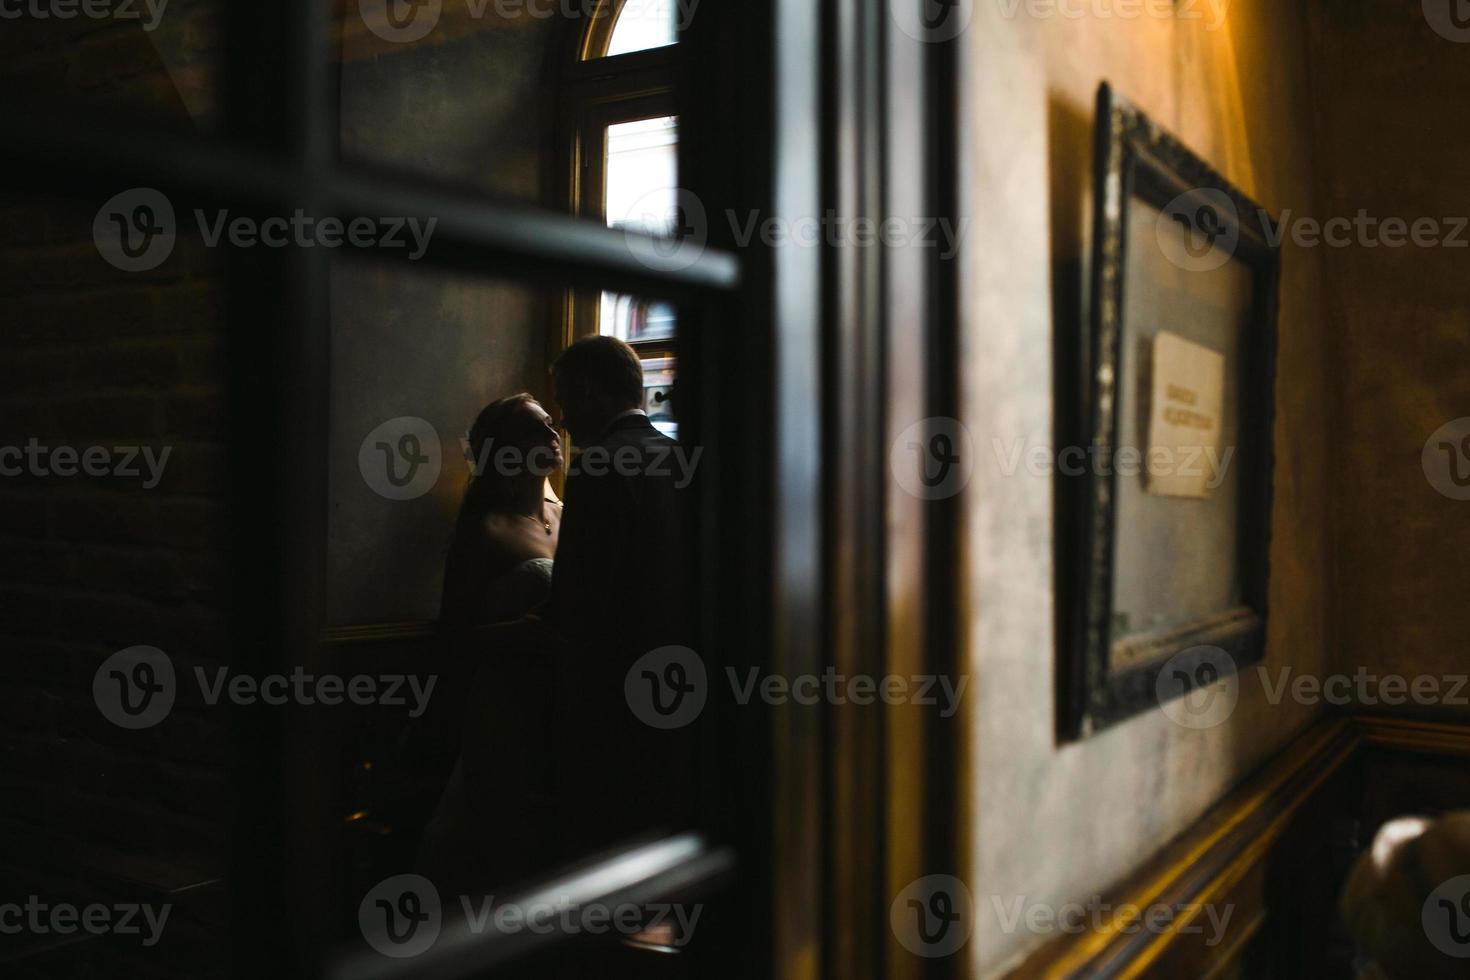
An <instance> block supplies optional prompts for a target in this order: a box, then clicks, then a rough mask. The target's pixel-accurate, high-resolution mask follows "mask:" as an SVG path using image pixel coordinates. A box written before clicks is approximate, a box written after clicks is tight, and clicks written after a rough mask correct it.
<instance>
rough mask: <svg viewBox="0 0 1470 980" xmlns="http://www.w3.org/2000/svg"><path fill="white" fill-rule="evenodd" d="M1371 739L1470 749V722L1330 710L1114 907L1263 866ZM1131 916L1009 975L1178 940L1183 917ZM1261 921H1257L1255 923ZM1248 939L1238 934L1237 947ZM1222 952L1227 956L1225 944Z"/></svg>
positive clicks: (1220, 892) (1206, 889)
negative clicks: (1159, 926) (1145, 920)
mask: <svg viewBox="0 0 1470 980" xmlns="http://www.w3.org/2000/svg"><path fill="white" fill-rule="evenodd" d="M1365 746H1374V747H1383V748H1391V749H1398V750H1403V751H1407V752H1414V753H1421V754H1431V755H1448V756H1457V757H1470V725H1465V724H1451V723H1444V722H1425V721H1415V720H1410V719H1401V718H1388V717H1381V716H1373V715H1359V716H1355V717H1352V718H1346V717H1342V716H1334V717H1329V718H1328V719H1327V720H1325V721H1323V722H1320V723H1318V724H1316V725H1314V726H1313V727H1312V728H1310V729H1309V730H1308V731H1307V732H1306V733H1305V734H1303V735H1301V736H1299V737H1298V738H1297V739H1296V740H1295V741H1294V742H1292V743H1291V744H1290V745H1289V746H1287V748H1286V749H1285V750H1284V751H1283V752H1282V753H1281V754H1280V755H1279V756H1278V757H1277V758H1276V759H1275V760H1274V761H1272V762H1271V763H1269V764H1268V765H1267V766H1266V767H1265V768H1264V769H1262V770H1261V771H1260V772H1258V773H1257V774H1256V775H1255V776H1253V777H1251V778H1250V779H1248V780H1247V782H1246V783H1245V784H1244V785H1242V786H1241V787H1240V788H1239V789H1237V790H1235V791H1234V792H1232V793H1230V794H1228V795H1227V796H1226V797H1225V798H1224V799H1223V800H1221V802H1220V803H1218V804H1216V805H1215V806H1214V807H1213V808H1212V809H1211V810H1210V811H1209V812H1208V813H1206V815H1205V816H1204V817H1203V818H1202V819H1201V820H1200V821H1199V822H1198V823H1196V824H1195V825H1194V827H1193V828H1192V829H1191V830H1190V831H1188V832H1187V833H1185V835H1184V836H1183V837H1181V838H1179V839H1178V840H1177V841H1175V842H1174V843H1173V844H1171V845H1169V847H1167V848H1166V849H1165V851H1164V852H1163V853H1162V854H1161V855H1159V856H1158V857H1156V858H1154V859H1153V860H1152V861H1150V862H1149V863H1148V864H1147V865H1145V867H1144V868H1143V870H1141V871H1140V872H1139V873H1137V874H1136V875H1134V876H1133V877H1132V878H1131V879H1130V881H1129V883H1128V884H1126V885H1124V886H1123V887H1122V888H1121V889H1119V890H1118V891H1117V892H1116V893H1115V894H1114V895H1112V896H1110V900H1111V902H1112V904H1113V906H1114V907H1115V908H1121V907H1125V906H1130V905H1131V906H1133V907H1135V908H1138V909H1147V908H1154V907H1159V906H1167V907H1171V908H1181V907H1182V908H1196V909H1197V908H1202V907H1204V906H1205V905H1208V904H1209V903H1211V902H1218V901H1220V900H1221V899H1222V897H1225V896H1229V895H1230V894H1231V892H1232V890H1233V889H1236V888H1237V886H1239V885H1240V884H1241V883H1242V882H1244V881H1246V879H1247V878H1248V876H1250V875H1252V874H1253V873H1258V872H1259V871H1260V870H1261V868H1262V863H1263V861H1264V859H1265V858H1266V856H1267V854H1268V853H1269V852H1270V849H1271V848H1272V847H1273V846H1274V845H1275V844H1276V842H1277V841H1278V840H1280V839H1281V837H1282V835H1283V834H1284V833H1285V832H1286V830H1287V828H1288V826H1289V825H1290V823H1291V819H1292V817H1293V816H1294V815H1295V814H1296V813H1297V812H1298V811H1299V810H1300V809H1301V808H1302V807H1303V806H1304V805H1305V804H1306V803H1307V802H1308V801H1309V800H1311V799H1312V798H1313V797H1314V795H1315V794H1316V793H1317V792H1318V790H1319V789H1320V788H1321V787H1322V786H1323V784H1324V783H1326V781H1327V780H1328V779H1330V778H1331V777H1333V776H1334V775H1336V774H1338V773H1340V772H1342V771H1343V770H1344V767H1346V766H1347V765H1349V764H1350V763H1352V762H1353V761H1354V760H1355V759H1356V758H1357V756H1358V753H1359V752H1360V750H1361V749H1362V748H1364V747H1365ZM1133 921H1135V920H1133V919H1122V918H1120V919H1119V920H1118V921H1115V922H1114V923H1112V924H1110V926H1109V928H1107V929H1104V930H1099V931H1096V932H1090V933H1088V934H1086V935H1084V936H1080V937H1076V938H1073V937H1068V938H1067V939H1066V940H1064V941H1058V942H1055V943H1052V944H1050V945H1048V946H1045V947H1043V948H1042V949H1041V950H1039V951H1038V952H1037V953H1035V954H1034V955H1032V956H1031V957H1030V958H1029V959H1027V960H1026V961H1025V962H1024V963H1022V964H1021V966H1020V967H1019V968H1017V969H1016V970H1014V971H1012V972H1011V973H1010V974H1008V977H1009V978H1010V980H1029V978H1033V977H1046V978H1054V977H1089V978H1091V977H1140V976H1145V975H1147V974H1148V971H1149V969H1150V967H1151V966H1152V965H1153V964H1156V963H1157V962H1158V961H1159V960H1160V959H1161V957H1163V956H1164V955H1165V953H1167V952H1170V951H1171V949H1172V948H1173V947H1175V945H1176V944H1178V943H1179V942H1180V938H1181V935H1182V933H1181V932H1180V929H1181V928H1182V927H1184V926H1187V925H1188V924H1189V922H1190V921H1191V919H1190V918H1189V917H1187V916H1181V917H1180V918H1179V919H1177V920H1176V921H1174V922H1172V923H1170V924H1169V927H1168V928H1167V929H1166V930H1163V931H1158V932H1150V931H1148V930H1142V929H1140V930H1137V931H1133V932H1131V933H1130V932H1125V931H1124V930H1125V929H1127V928H1129V927H1130V926H1131V924H1132V922H1133ZM1254 928H1255V929H1259V923H1256V924H1255V926H1254ZM1243 941H1244V940H1242V939H1240V938H1237V939H1236V940H1234V941H1232V943H1231V948H1234V947H1237V946H1240V944H1241V943H1242V942H1243ZM1223 955H1225V956H1228V955H1229V951H1228V950H1227V951H1226V952H1225V953H1224V954H1223Z"/></svg>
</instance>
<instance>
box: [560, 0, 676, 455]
mask: <svg viewBox="0 0 1470 980" xmlns="http://www.w3.org/2000/svg"><path fill="white" fill-rule="evenodd" d="M690 9H692V7H691V5H690V4H689V3H688V2H687V0H601V2H600V3H599V4H598V5H597V6H596V7H595V8H594V10H593V12H592V14H591V16H589V17H588V18H587V20H586V22H585V24H584V25H583V26H582V29H581V30H580V32H579V36H578V38H577V45H576V55H575V58H574V59H573V63H572V64H571V65H570V66H569V69H568V84H567V86H566V105H565V110H564V112H563V118H564V119H565V120H567V127H568V139H567V140H566V141H565V146H566V159H567V160H568V162H569V164H570V168H569V172H568V174H567V177H568V180H567V197H568V200H567V204H568V205H569V207H570V209H571V211H572V212H573V213H574V214H579V215H582V216H585V217H590V218H597V219H600V220H602V221H604V222H606V223H607V224H608V226H609V227H613V228H628V229H630V230H636V231H640V232H645V233H653V234H663V235H667V236H669V237H672V236H674V235H676V234H677V233H678V228H677V225H678V221H677V219H676V215H677V213H678V203H679V201H678V188H679V152H678V151H679V118H678V115H677V114H676V112H675V109H674V91H673V87H674V57H675V54H676V45H677V41H678V36H679V31H680V30H682V29H683V27H684V26H686V25H684V24H683V23H681V17H682V16H683V13H682V12H683V11H685V10H690ZM676 326H677V316H676V314H675V310H674V307H673V305H672V304H669V303H665V302H661V301H649V300H645V299H641V298H638V297H633V296H627V295H624V294H620V293H613V292H603V293H601V294H585V293H578V292H573V293H570V294H569V295H568V297H567V304H566V316H565V318H564V321H563V329H562V337H561V342H562V345H563V346H565V345H567V344H570V343H571V342H572V341H574V340H576V339H578V338H579V337H585V336H590V335H592V334H598V333H601V334H610V335H612V336H616V337H620V338H622V339H623V340H626V341H627V342H628V343H630V344H632V345H633V347H634V349H636V350H637V351H638V356H639V358H640V359H641V360H642V361H643V372H644V385H645V397H644V410H645V411H647V412H648V415H649V418H650V419H651V420H652V421H653V423H654V424H655V425H656V426H658V427H659V428H660V429H661V430H663V431H664V432H666V433H668V434H669V435H676V434H677V423H676V422H675V420H674V416H673V405H672V402H671V400H670V395H671V391H672V386H673V381H674V376H675V368H676V356H677V355H676V350H675V340H676Z"/></svg>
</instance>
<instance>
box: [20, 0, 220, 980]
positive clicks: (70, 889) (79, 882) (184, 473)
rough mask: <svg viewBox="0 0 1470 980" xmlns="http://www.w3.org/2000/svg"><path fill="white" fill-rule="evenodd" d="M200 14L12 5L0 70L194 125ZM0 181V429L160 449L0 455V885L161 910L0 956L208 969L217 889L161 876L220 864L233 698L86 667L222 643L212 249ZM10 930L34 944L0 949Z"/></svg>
mask: <svg viewBox="0 0 1470 980" xmlns="http://www.w3.org/2000/svg"><path fill="white" fill-rule="evenodd" d="M209 14H210V10H209V8H208V5H206V4H204V3H199V2H194V0H172V2H171V3H170V4H169V5H168V7H167V8H166V13H165V16H164V18H163V19H162V20H161V21H160V22H159V24H158V26H157V28H156V29H155V30H153V31H144V30H143V29H142V26H141V25H140V24H139V23H136V22H126V21H121V20H116V19H110V20H109V19H104V20H96V19H88V18H82V17H78V18H76V19H73V20H67V21H60V20H57V19H55V18H49V19H47V20H45V21H39V20H36V19H34V18H33V17H27V18H23V19H21V20H13V21H7V22H6V23H5V24H4V31H3V32H0V64H3V66H4V67H3V68H0V75H3V76H4V78H5V80H6V81H7V83H8V85H7V87H8V88H12V90H13V91H27V92H30V93H32V94H33V97H34V99H36V100H38V101H42V102H46V103H48V104H51V108H50V109H48V110H47V111H48V112H50V113H52V114H70V115H74V116H76V117H78V118H80V117H84V116H86V115H88V114H90V113H94V112H107V113H109V114H118V113H126V114H127V115H128V117H129V118H135V119H137V120H138V121H139V125H140V126H144V127H147V128H149V129H155V130H156V129H166V130H172V131H176V132H177V131H189V132H197V131H201V130H207V129H208V128H209V127H210V126H211V125H212V119H213V104H214V98H213V88H212V72H211V69H210V66H211V64H212V60H213V55H212V53H211V50H212V42H211V37H212V34H211V32H210V30H209V27H208V25H209ZM124 189H125V188H123V187H119V188H117V189H116V190H118V191H121V190H124ZM6 190H7V193H6V194H5V195H4V197H3V198H0V214H3V216H4V217H3V221H0V311H3V312H0V447H19V448H22V449H24V448H25V447H27V446H28V445H31V444H32V440H34V444H35V445H37V446H40V447H46V448H47V449H56V448H58V447H71V448H72V449H74V450H76V451H77V452H78V453H79V454H81V453H84V452H85V451H86V450H87V449H88V448H89V447H94V446H96V447H107V448H108V449H109V450H112V449H116V448H118V447H139V448H141V447H147V448H148V449H149V450H151V451H152V452H153V453H154V454H155V455H154V459H155V460H158V459H160V458H162V457H161V456H160V454H161V453H163V452H164V451H165V450H167V451H168V453H169V455H168V456H167V457H166V458H164V461H163V465H162V468H161V470H157V471H155V472H157V473H158V474H159V478H158V479H157V482H156V485H151V486H149V485H147V484H150V483H153V480H152V479H151V478H150V475H149V474H150V470H149V468H148V467H147V465H146V463H145V462H144V461H143V460H141V459H139V460H136V461H135V462H134V464H133V465H134V468H136V469H137V470H138V473H137V475H118V474H115V473H109V474H108V475H87V474H85V473H82V474H79V475H71V476H58V475H55V474H54V473H51V474H49V475H43V474H42V473H41V471H40V469H39V468H38V467H34V466H32V465H30V464H29V462H27V461H24V460H17V459H15V457H14V455H13V454H11V455H9V456H7V457H6V458H5V459H3V460H0V462H4V463H6V464H9V465H8V466H7V469H8V470H11V471H13V470H14V469H15V468H17V467H19V468H20V469H21V470H22V472H21V473H19V474H14V473H13V472H12V473H8V474H7V475H3V476H0V649H3V651H4V653H3V659H4V665H5V670H4V671H3V672H0V703H3V704H4V705H5V709H4V710H3V712H0V799H3V800H4V803H3V805H0V902H25V901H26V900H27V898H28V897H29V896H31V895H35V896H37V897H38V898H39V899H40V900H41V901H44V902H46V903H47V904H48V905H54V904H56V903H62V902H67V903H76V904H79V905H84V904H88V903H92V902H103V903H121V902H148V903H152V904H158V903H163V902H168V903H170V904H171V905H173V911H172V913H171V914H170V918H169V919H168V920H167V923H166V927H165V930H164V932H163V933H162V936H163V939H162V941H161V942H160V943H159V944H158V945H157V946H155V947H152V948H144V947H142V946H141V944H140V942H139V940H138V939H137V938H129V937H107V938H104V939H100V940H92V941H87V942H83V943H81V944H78V945H76V946H68V947H65V948H61V949H55V950H53V949H51V947H52V946H53V945H55V940H56V939H59V938H61V937H59V936H58V935H57V934H55V933H54V932H53V933H51V934H50V935H49V936H38V935H36V934H33V933H22V934H21V935H19V936H3V937H0V941H3V942H4V943H5V945H3V946H0V973H4V974H5V975H7V976H10V975H20V976H25V975H37V976H43V975H44V976H91V975H103V976H124V975H180V976H186V975H187V976H200V975H205V974H206V973H207V970H206V969H205V968H204V967H205V964H206V963H207V962H208V959H209V958H214V959H218V955H217V954H218V943H219V942H220V939H221V931H220V930H221V923H222V918H221V916H220V913H219V908H218V904H217V898H218V895H217V894H216V895H211V893H210V892H209V891H208V890H205V891H204V892H202V893H196V894H195V895H193V896H191V897H185V896H184V895H182V894H176V892H177V890H178V889H180V888H182V887H184V886H188V885H193V884H195V883H197V882H201V881H204V880H208V879H210V878H217V877H219V876H220V875H221V874H222V873H223V869H224V868H225V865H226V861H227V859H228V855H229V840H228V835H229V833H230V814H231V813H232V812H233V810H234V806H233V804H232V801H231V799H230V779H229V772H228V761H227V754H228V750H229V746H228V720H227V719H226V718H224V717H222V716H221V712H220V711H218V710H206V709H205V708H204V707H202V706H200V705H197V704H192V703H189V701H188V699H184V698H181V700H180V703H179V704H178V705H177V706H176V707H175V709H174V710H173V711H172V712H171V714H170V715H169V717H168V718H166V719H165V720H164V721H163V722H162V723H160V724H159V725H157V726H155V727H153V728H148V729H143V730H138V731H128V730H125V729H123V728H121V727H119V726H117V725H115V724H113V723H111V722H109V721H108V720H107V719H106V718H105V717H104V716H103V714H102V712H101V711H100V710H99V709H98V706H97V704H96V703H95V702H94V699H93V694H92V682H93V677H94V674H95V673H96V672H97V669H98V667H99V666H100V665H101V663H102V662H103V660H104V659H106V658H107V657H108V656H109V655H111V654H112V653H114V652H115V651H117V650H120V649H123V648H125V647H130V646H134V645H139V644H146V645H151V646H155V647H158V648H160V649H162V650H164V651H166V652H167V653H169V654H170V655H171V656H173V657H174V658H175V662H176V664H178V665H179V666H180V668H181V669H183V668H185V666H186V665H187V664H190V663H193V662H196V661H198V662H205V663H208V662H211V661H214V660H217V659H218V657H220V656H221V655H222V651H223V650H224V649H225V640H226V637H225V635H224V634H225V627H224V606H225V596H224V594H223V582H224V578H225V570H226V564H225V561H224V558H223V554H222V550H221V548H222V542H223V538H224V532H225V530H226V520H227V512H226V504H225V489H226V488H225V483H224V464H225V458H226V457H225V447H224V445H223V431H224V419H223V417H222V406H223V395H224V392H223V391H222V385H223V372H222V363H221V346H222V337H221V328H222V313H223V302H224V299H223V295H222V287H221V278H220V272H221V269H222V264H221V260H222V258H223V257H222V256H220V255H215V254H210V253H209V252H208V251H207V250H206V249H205V248H204V247H203V245H202V243H201V242H199V241H198V240H197V239H189V238H186V237H184V236H182V235H181V236H180V239H179V241H178V243H177V245H176V247H175V248H174V250H173V253H172V254H171V256H170V257H169V258H168V259H167V260H166V261H165V262H164V263H163V264H162V265H161V266H159V267H158V268H157V269H154V270H152V271H149V272H140V273H132V272H125V271H122V270H119V269H117V268H114V267H113V266H112V265H110V264H109V263H108V262H107V261H105V260H104V258H103V257H102V255H101V254H100V253H99V251H98V249H97V248H96V246H95V244H94V242H93V236H92V223H93V217H94V215H95V214H96V212H97V209H98V208H99V207H100V206H101V205H102V203H103V200H102V199H97V200H92V199H91V196H89V197H87V198H78V199H76V200H72V201H54V200H38V199H37V198H36V197H34V196H33V195H30V194H27V193H25V191H24V189H23V188H13V187H12V188H7V189H6ZM92 196H95V195H92ZM123 451H124V452H126V451H127V449H124V450H123ZM113 459H114V462H121V460H120V459H119V458H118V457H116V456H114V457H113ZM57 463H60V464H61V465H62V466H66V465H67V463H66V460H65V458H64V457H63V458H61V459H57V458H55V457H50V456H49V454H48V458H47V459H46V461H45V462H44V464H43V465H44V467H45V469H46V470H48V471H49V470H51V469H52V468H53V467H55V466H56V464H57ZM94 468H95V467H94ZM38 950H39V951H41V952H39V953H37V951H38ZM22 951H24V952H26V953H28V954H31V955H29V956H28V957H27V958H23V959H18V960H5V959H4V957H6V956H7V955H11V956H14V955H17V954H19V953H20V952H22Z"/></svg>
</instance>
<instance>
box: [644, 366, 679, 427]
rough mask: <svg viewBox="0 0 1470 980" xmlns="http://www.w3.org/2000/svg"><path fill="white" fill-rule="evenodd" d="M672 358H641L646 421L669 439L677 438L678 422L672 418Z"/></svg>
mask: <svg viewBox="0 0 1470 980" xmlns="http://www.w3.org/2000/svg"><path fill="white" fill-rule="evenodd" d="M673 391H674V359H673V358H672V357H646V358H644V359H643V410H644V411H645V412H647V413H648V421H650V422H652V423H653V427H654V428H656V429H658V431H660V432H662V433H663V434H664V435H666V436H668V437H669V438H670V439H677V438H679V423H678V421H677V420H676V419H675V418H674V403H673V400H672V395H673Z"/></svg>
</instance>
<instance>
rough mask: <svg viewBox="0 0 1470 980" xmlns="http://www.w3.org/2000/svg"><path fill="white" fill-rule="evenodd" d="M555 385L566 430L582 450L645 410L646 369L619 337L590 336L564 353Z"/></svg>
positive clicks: (554, 368)
mask: <svg viewBox="0 0 1470 980" xmlns="http://www.w3.org/2000/svg"><path fill="white" fill-rule="evenodd" d="M551 384H552V388H553V389H554V391H555V394H556V402H557V404H558V405H559V406H560V407H561V419H562V425H564V426H566V429H567V431H568V432H570V433H571V434H572V439H573V440H574V441H575V442H576V443H577V444H578V445H579V446H586V445H588V444H589V443H590V442H591V441H592V440H594V439H596V438H597V437H598V436H599V435H601V434H602V432H603V430H604V429H606V428H607V427H608V426H609V425H610V424H611V423H612V420H613V419H615V418H617V417H618V416H619V415H621V414H622V413H623V412H626V411H627V410H628V409H630V408H642V407H643V365H642V364H640V363H639V361H638V355H637V354H636V353H635V352H634V351H633V348H631V347H629V346H628V345H627V344H625V343H623V342H622V341H621V340H619V339H618V338H616V337H588V338H587V339H585V340H579V341H577V342H576V343H575V344H573V345H572V346H570V347H568V348H567V349H566V350H564V351H562V354H561V356H560V357H558V358H557V359H556V363H555V364H553V365H552V366H551Z"/></svg>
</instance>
